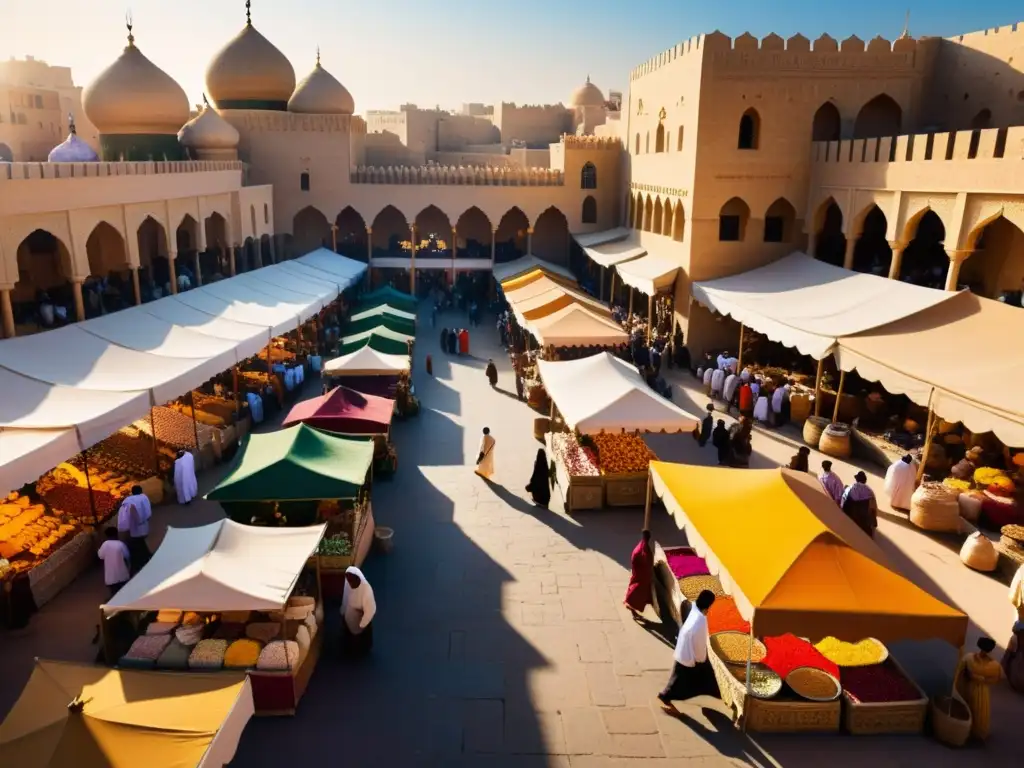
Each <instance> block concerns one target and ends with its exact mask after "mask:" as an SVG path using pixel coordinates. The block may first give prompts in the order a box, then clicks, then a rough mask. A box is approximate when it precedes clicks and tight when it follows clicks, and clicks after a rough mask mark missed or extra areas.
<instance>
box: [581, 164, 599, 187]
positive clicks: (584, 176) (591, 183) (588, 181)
mask: <svg viewBox="0 0 1024 768" xmlns="http://www.w3.org/2000/svg"><path fill="white" fill-rule="evenodd" d="M580 189H597V166H596V165H594V164H593V163H589V162H588V163H584V164H583V168H582V169H581V170H580Z"/></svg>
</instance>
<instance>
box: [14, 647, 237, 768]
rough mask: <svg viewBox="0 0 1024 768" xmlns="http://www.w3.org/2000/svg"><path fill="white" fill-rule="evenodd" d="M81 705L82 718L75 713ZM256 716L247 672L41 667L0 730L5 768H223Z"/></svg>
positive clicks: (42, 663) (72, 665)
mask: <svg viewBox="0 0 1024 768" xmlns="http://www.w3.org/2000/svg"><path fill="white" fill-rule="evenodd" d="M76 700H77V701H81V702H82V709H81V711H72V710H71V709H70V708H69V707H68V705H69V704H70V703H71V702H72V701H76ZM253 713H254V706H253V699H252V687H251V683H250V682H249V679H248V677H247V676H246V674H245V673H244V672H219V671H218V672H216V673H210V674H203V673H200V672H195V671H193V672H190V673H189V674H186V675H183V674H177V673H168V672H143V671H134V670H124V669H109V668H107V667H102V666H97V665H95V664H77V663H74V662H66V661H44V660H40V659H37V660H36V662H35V667H34V669H33V670H32V675H31V677H29V680H28V683H26V685H25V688H24V690H22V692H21V695H20V696H19V697H18V700H17V702H15V704H14V707H13V708H12V709H11V711H10V712H9V713H8V715H7V717H6V719H5V720H4V721H3V723H2V724H0V752H2V753H3V756H4V761H5V764H7V765H18V766H26V768H28V767H29V766H31V767H33V768H44V767H45V768H116V766H125V765H140V766H141V765H145V766H147V768H192V767H194V768H222V766H224V765H226V764H228V763H230V762H231V760H232V759H233V758H234V756H235V750H236V748H237V746H238V742H239V739H240V738H241V736H242V731H243V730H244V729H245V725H246V723H248V722H249V718H251V717H252V715H253Z"/></svg>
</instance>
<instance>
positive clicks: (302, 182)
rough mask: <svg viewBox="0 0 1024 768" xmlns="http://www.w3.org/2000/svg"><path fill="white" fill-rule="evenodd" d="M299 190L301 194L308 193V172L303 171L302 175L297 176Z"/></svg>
mask: <svg viewBox="0 0 1024 768" xmlns="http://www.w3.org/2000/svg"><path fill="white" fill-rule="evenodd" d="M299 189H301V190H302V191H303V192H309V171H303V172H302V175H301V176H299Z"/></svg>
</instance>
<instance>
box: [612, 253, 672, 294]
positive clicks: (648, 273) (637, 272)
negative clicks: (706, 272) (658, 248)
mask: <svg viewBox="0 0 1024 768" xmlns="http://www.w3.org/2000/svg"><path fill="white" fill-rule="evenodd" d="M615 270H616V271H617V272H618V273H619V278H620V279H621V280H622V282H624V283H625V284H626V285H628V286H631V287H633V288H636V289H637V290H638V291H641V292H642V293H646V294H647V295H648V296H653V295H654V294H656V293H658V292H659V291H662V290H665V289H667V288H671V287H672V284H673V283H674V282H675V279H676V274H677V273H678V272H679V265H678V264H677V263H676V261H675V260H674V259H672V258H670V257H668V256H659V255H657V254H653V253H647V254H646V255H643V256H640V258H638V259H631V260H629V261H621V262H619V263H618V264H617V265H616V267H615Z"/></svg>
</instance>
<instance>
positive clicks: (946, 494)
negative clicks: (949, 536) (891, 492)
mask: <svg viewBox="0 0 1024 768" xmlns="http://www.w3.org/2000/svg"><path fill="white" fill-rule="evenodd" d="M910 522H912V523H913V524H914V525H916V526H917V527H918V528H921V529H923V530H925V531H940V532H941V531H944V532H947V533H956V532H957V531H959V530H960V505H959V504H958V503H957V500H956V496H954V495H953V492H952V491H951V490H950V489H949V488H947V487H946V486H944V485H943V484H942V483H922V484H921V486H920V487H919V488H918V489H917V490H916V491H914V495H913V496H911V497H910Z"/></svg>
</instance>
